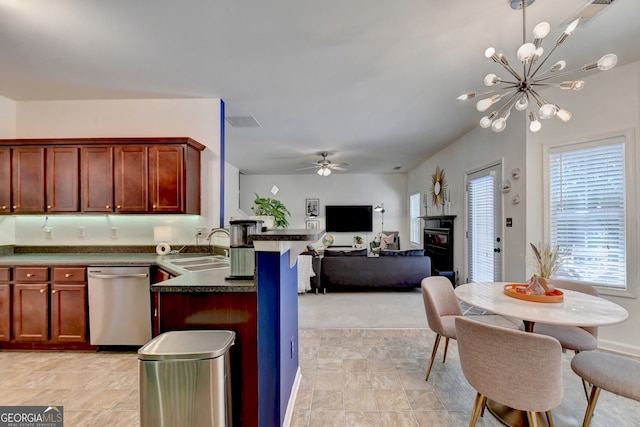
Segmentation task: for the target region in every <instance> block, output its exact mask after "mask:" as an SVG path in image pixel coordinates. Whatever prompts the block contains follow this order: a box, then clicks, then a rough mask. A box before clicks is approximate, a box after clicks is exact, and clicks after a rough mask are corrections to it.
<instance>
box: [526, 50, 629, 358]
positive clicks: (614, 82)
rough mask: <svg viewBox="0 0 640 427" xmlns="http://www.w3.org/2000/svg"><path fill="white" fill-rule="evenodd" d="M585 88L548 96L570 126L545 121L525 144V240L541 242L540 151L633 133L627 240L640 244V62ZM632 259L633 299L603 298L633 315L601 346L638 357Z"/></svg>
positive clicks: (607, 331)
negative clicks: (631, 210) (568, 117)
mask: <svg viewBox="0 0 640 427" xmlns="http://www.w3.org/2000/svg"><path fill="white" fill-rule="evenodd" d="M584 80H585V82H586V87H585V89H584V90H582V91H581V92H573V91H558V90H557V91H554V92H550V91H548V92H547V94H548V97H549V98H550V99H553V101H554V102H556V103H558V104H559V105H561V106H563V107H564V108H566V109H568V110H569V111H571V112H572V113H573V117H572V118H571V121H569V122H568V123H564V124H563V123H561V122H559V121H557V120H551V121H549V120H547V121H545V122H543V126H544V128H543V130H542V131H540V132H539V133H538V134H529V139H528V143H527V146H528V148H527V162H528V170H529V174H528V175H529V176H528V177H527V196H528V199H529V205H528V206H529V207H528V210H529V214H530V215H529V216H528V217H527V221H528V225H527V241H533V242H535V241H540V240H541V239H542V235H543V230H544V226H545V222H544V217H543V210H542V209H543V194H542V188H543V185H542V176H541V174H540V173H537V174H536V172H535V171H542V167H543V166H542V150H543V147H544V146H547V147H551V146H554V145H558V144H566V143H569V142H581V141H587V140H592V139H596V138H599V137H603V136H611V135H620V134H622V133H625V132H626V133H630V134H631V136H632V137H633V138H634V139H635V144H636V158H635V159H629V162H628V166H629V167H631V168H633V169H634V170H635V174H636V182H627V185H629V186H631V188H632V193H633V194H632V197H631V198H629V199H628V200H627V201H628V203H631V205H632V206H634V207H635V212H636V215H635V217H632V218H631V221H630V222H631V223H630V224H629V225H630V227H631V230H629V233H628V236H629V238H630V239H631V240H634V241H635V242H636V245H638V243H639V242H640V220H638V213H640V194H639V191H640V170H638V165H640V154H639V153H638V151H640V150H639V149H638V144H640V140H639V132H638V130H639V129H640V62H634V63H632V64H629V65H625V66H620V67H616V68H614V69H613V70H610V71H607V72H606V73H598V74H594V75H592V76H589V77H587V78H585V79H584ZM627 256H628V257H630V263H629V264H630V266H631V271H630V272H629V273H630V275H629V278H628V283H629V285H630V286H634V287H636V290H637V291H636V297H635V298H625V297H617V296H612V295H604V297H605V298H607V299H610V300H611V301H614V302H615V303H617V304H620V305H621V306H623V307H625V308H626V309H627V311H629V313H630V316H629V319H627V320H626V321H625V322H623V323H620V324H618V325H612V326H606V327H601V328H600V333H599V342H600V345H601V346H603V347H606V348H610V349H613V350H617V351H623V352H627V353H631V354H635V355H640V334H638V331H637V326H638V325H639V324H640V300H639V299H638V298H637V295H638V293H640V289H638V286H640V283H639V282H640V281H639V277H638V271H637V266H639V265H640V254H639V253H635V252H631V251H627Z"/></svg>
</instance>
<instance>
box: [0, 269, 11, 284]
mask: <svg viewBox="0 0 640 427" xmlns="http://www.w3.org/2000/svg"><path fill="white" fill-rule="evenodd" d="M9 281H11V267H0V282H9Z"/></svg>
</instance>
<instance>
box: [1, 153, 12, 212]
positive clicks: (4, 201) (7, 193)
mask: <svg viewBox="0 0 640 427" xmlns="http://www.w3.org/2000/svg"><path fill="white" fill-rule="evenodd" d="M9 212H11V148H9V147H0V214H2V213H9Z"/></svg>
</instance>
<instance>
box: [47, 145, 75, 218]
mask: <svg viewBox="0 0 640 427" xmlns="http://www.w3.org/2000/svg"><path fill="white" fill-rule="evenodd" d="M78 151H79V150H78V148H77V147H53V148H47V167H46V171H47V181H46V182H47V212H78V211H79V210H80V200H79V199H80V197H79V194H80V181H79V177H80V170H79V166H80V165H79V163H78Z"/></svg>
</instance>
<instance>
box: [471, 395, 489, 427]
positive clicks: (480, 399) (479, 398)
mask: <svg viewBox="0 0 640 427" xmlns="http://www.w3.org/2000/svg"><path fill="white" fill-rule="evenodd" d="M486 402H487V398H486V397H485V396H483V395H481V394H480V393H476V401H475V402H474V404H473V411H471V419H470V420H469V427H474V426H475V425H476V422H477V421H478V415H480V410H481V409H483V408H484V405H485V403H486Z"/></svg>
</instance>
